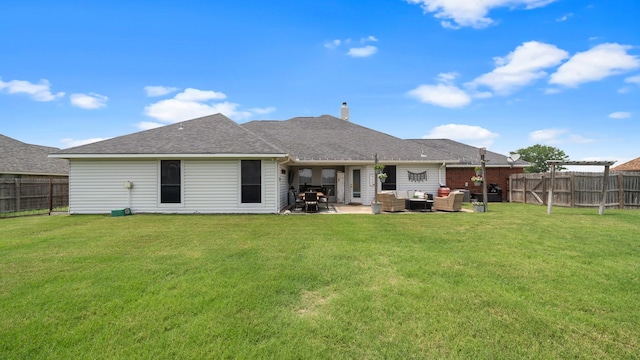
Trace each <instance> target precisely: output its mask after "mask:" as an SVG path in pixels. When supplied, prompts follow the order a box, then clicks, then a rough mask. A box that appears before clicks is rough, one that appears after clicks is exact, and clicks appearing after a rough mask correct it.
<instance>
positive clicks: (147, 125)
mask: <svg viewBox="0 0 640 360" xmlns="http://www.w3.org/2000/svg"><path fill="white" fill-rule="evenodd" d="M136 126H137V128H138V129H140V130H151V129H155V128H159V127H161V126H165V124H160V123H157V122H154V121H141V122H139V123H138V124H137V125H136Z"/></svg>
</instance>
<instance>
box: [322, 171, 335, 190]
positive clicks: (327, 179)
mask: <svg viewBox="0 0 640 360" xmlns="http://www.w3.org/2000/svg"><path fill="white" fill-rule="evenodd" d="M321 185H322V187H323V188H324V189H326V190H327V191H328V190H331V195H332V196H333V195H335V194H336V169H322V184H321Z"/></svg>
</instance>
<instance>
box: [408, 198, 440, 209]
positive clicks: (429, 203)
mask: <svg viewBox="0 0 640 360" xmlns="http://www.w3.org/2000/svg"><path fill="white" fill-rule="evenodd" d="M405 207H406V208H407V209H409V210H420V211H427V210H429V211H433V210H432V209H433V200H427V199H407V204H406V205H405Z"/></svg>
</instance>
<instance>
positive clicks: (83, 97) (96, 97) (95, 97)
mask: <svg viewBox="0 0 640 360" xmlns="http://www.w3.org/2000/svg"><path fill="white" fill-rule="evenodd" d="M69 98H70V100H71V104H72V105H73V106H75V107H79V108H82V109H99V108H101V107H105V106H107V100H109V98H107V97H106V96H104V95H100V94H96V93H89V94H71V96H69Z"/></svg>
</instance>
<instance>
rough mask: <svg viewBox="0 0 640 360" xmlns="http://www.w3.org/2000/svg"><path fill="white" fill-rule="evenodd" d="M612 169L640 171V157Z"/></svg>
mask: <svg viewBox="0 0 640 360" xmlns="http://www.w3.org/2000/svg"><path fill="white" fill-rule="evenodd" d="M611 170H615V171H640V157H639V158H636V159H633V160H631V161H627V162H626V163H624V164H620V165H618V166H616V167H612V168H611Z"/></svg>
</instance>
